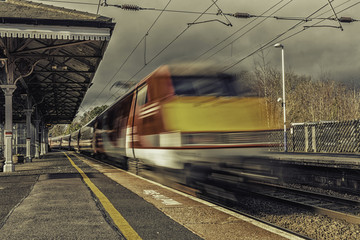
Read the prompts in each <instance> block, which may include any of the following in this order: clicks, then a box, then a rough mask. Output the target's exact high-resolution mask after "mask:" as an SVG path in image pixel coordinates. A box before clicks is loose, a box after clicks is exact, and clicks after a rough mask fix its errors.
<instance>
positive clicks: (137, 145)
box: [49, 65, 279, 170]
mask: <svg viewBox="0 0 360 240" xmlns="http://www.w3.org/2000/svg"><path fill="white" fill-rule="evenodd" d="M246 85H247V84H245V83H244V82H243V81H242V80H241V79H239V78H237V77H236V76H235V75H230V74H224V73H221V71H219V70H218V69H216V68H215V67H198V66H193V67H189V66H187V65H165V66H161V67H159V68H158V69H156V70H155V71H154V72H152V73H151V74H150V75H148V76H147V77H146V78H145V79H143V80H142V81H141V82H139V83H138V84H137V85H136V86H135V87H134V88H133V89H132V90H130V91H129V92H128V93H127V94H125V95H124V96H122V97H121V98H120V99H119V100H118V101H116V102H115V103H114V104H113V105H112V106H110V107H109V108H107V109H106V110H105V111H104V112H102V113H101V114H100V115H99V116H97V117H96V118H94V119H93V120H92V121H90V122H89V123H88V124H87V125H86V126H84V127H82V128H81V129H80V130H78V131H76V132H73V133H72V134H70V135H66V136H60V137H53V138H50V141H49V143H50V147H51V148H63V149H69V150H76V151H79V152H82V153H88V154H92V155H95V156H102V157H106V158H107V159H110V160H112V161H117V162H120V163H122V164H123V166H124V167H125V168H127V167H128V166H129V165H131V164H132V163H135V162H136V163H141V164H143V165H146V166H153V167H163V168H167V169H178V170H181V169H184V168H188V167H190V166H191V165H193V164H196V165H197V164H219V163H223V161H225V160H224V159H236V158H238V157H244V156H256V155H258V154H261V152H262V151H264V150H267V149H268V148H269V147H271V146H274V145H277V144H278V143H277V142H275V141H273V140H271V139H270V138H269V135H270V134H271V132H272V131H274V130H277V129H279V126H278V125H276V126H275V125H274V124H270V123H269V122H270V121H268V119H269V118H270V117H269V114H270V112H269V111H267V108H268V103H265V101H266V99H264V98H259V97H255V96H252V95H251V94H249V93H250V91H248V88H247V87H246ZM272 117H273V116H272ZM275 122H276V121H275ZM277 122H279V121H277Z"/></svg>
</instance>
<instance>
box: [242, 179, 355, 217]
mask: <svg viewBox="0 0 360 240" xmlns="http://www.w3.org/2000/svg"><path fill="white" fill-rule="evenodd" d="M247 190H248V191H249V192H250V193H251V194H254V195H258V196H260V197H265V198H269V199H272V200H276V201H281V202H285V203H288V204H291V205H293V206H296V207H300V208H303V209H306V210H308V211H311V212H313V213H318V214H323V215H326V216H329V217H331V218H336V219H340V220H345V221H347V222H349V223H353V224H360V202H359V201H355V200H350V199H345V198H340V197H334V196H329V195H324V194H320V193H314V192H309V191H304V190H299V189H293V188H288V187H283V186H278V185H273V184H266V183H251V184H249V185H248V186H247Z"/></svg>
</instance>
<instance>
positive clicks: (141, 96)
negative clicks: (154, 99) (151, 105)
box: [136, 85, 148, 107]
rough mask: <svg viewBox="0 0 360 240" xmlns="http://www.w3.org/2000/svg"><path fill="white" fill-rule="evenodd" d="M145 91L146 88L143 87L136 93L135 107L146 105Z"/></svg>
mask: <svg viewBox="0 0 360 240" xmlns="http://www.w3.org/2000/svg"><path fill="white" fill-rule="evenodd" d="M147 89H148V86H147V85H145V86H143V87H142V88H140V89H139V90H138V92H137V101H136V105H137V106H139V107H140V106H142V105H144V104H146V103H147V101H148V99H147Z"/></svg>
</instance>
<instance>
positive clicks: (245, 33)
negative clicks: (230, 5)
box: [195, 0, 293, 61]
mask: <svg viewBox="0 0 360 240" xmlns="http://www.w3.org/2000/svg"><path fill="white" fill-rule="evenodd" d="M283 1H284V0H281V1H279V2H278V3H276V4H275V5H273V6H272V7H271V8H269V9H268V10H266V11H265V12H263V13H262V14H261V15H260V16H262V15H264V14H265V13H267V12H268V11H271V10H272V9H274V8H275V7H276V6H278V5H279V4H281V3H282V2H283ZM292 1H293V0H290V1H288V2H287V3H285V4H284V5H282V6H281V7H280V8H278V9H277V10H275V11H274V12H272V14H274V13H276V12H278V11H280V10H281V9H283V8H284V7H286V6H287V5H288V4H290V3H291V2H292ZM258 19H259V18H256V19H254V20H252V21H250V22H249V23H248V24H246V25H245V26H243V27H241V28H240V29H239V30H237V31H236V32H234V33H232V34H231V35H230V36H229V37H227V38H225V39H224V40H222V41H220V42H219V43H217V44H216V45H215V46H213V47H211V48H210V49H208V50H207V51H205V52H204V53H202V54H201V55H200V56H199V57H197V58H196V59H195V61H198V60H199V59H200V58H201V57H202V56H204V55H205V54H207V53H208V52H210V51H211V50H213V49H215V48H216V47H218V46H219V45H220V44H222V43H224V42H225V41H227V40H228V39H230V38H231V37H232V36H234V35H235V34H237V33H238V32H240V31H241V30H243V29H245V28H246V27H247V26H249V25H250V24H251V23H253V22H255V21H256V20H258ZM267 19H268V18H265V19H263V20H261V21H260V22H259V23H257V24H256V25H255V26H253V27H252V28H250V29H249V30H247V31H246V32H245V33H243V34H241V35H240V36H239V37H237V38H236V39H235V40H233V41H231V42H230V43H229V44H227V45H226V46H224V47H223V48H221V49H220V50H218V51H216V52H215V53H214V54H212V55H211V56H209V57H207V58H206V59H205V60H207V59H209V58H211V57H213V56H214V55H215V54H217V53H218V52H220V51H222V50H224V49H225V48H226V47H228V46H229V45H231V44H233V43H234V42H235V41H237V40H239V39H240V38H241V37H243V36H245V35H246V34H247V33H249V32H250V31H252V30H254V29H255V28H256V27H258V26H259V25H260V24H262V23H263V22H264V21H266V20H267Z"/></svg>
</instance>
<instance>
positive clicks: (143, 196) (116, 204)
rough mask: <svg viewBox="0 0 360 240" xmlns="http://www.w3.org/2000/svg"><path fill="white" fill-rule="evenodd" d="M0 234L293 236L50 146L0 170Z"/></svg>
mask: <svg viewBox="0 0 360 240" xmlns="http://www.w3.org/2000/svg"><path fill="white" fill-rule="evenodd" d="M0 236H1V239H167V240H168V239H294V238H293V236H292V235H290V234H288V233H285V232H283V231H281V230H278V229H275V228H272V227H269V226H267V225H265V224H262V223H259V222H256V221H255V220H252V219H249V218H247V217H244V216H242V215H239V214H236V213H233V212H230V211H227V210H226V209H223V208H221V207H219V206H216V205H214V204H210V203H207V202H205V201H203V200H200V199H197V198H195V197H193V196H190V195H188V194H185V193H182V192H179V191H176V190H173V189H170V188H167V187H165V186H163V185H161V184H158V183H155V182H152V181H149V180H147V179H144V178H141V177H139V176H136V175H134V174H131V173H129V172H126V171H124V170H121V169H118V168H115V167H113V166H109V165H107V164H105V163H102V162H99V161H96V160H92V159H90V158H87V157H84V156H81V155H78V154H75V153H74V152H51V153H48V154H47V155H45V156H43V158H41V159H33V161H32V162H31V163H24V164H17V165H16V166H15V172H12V173H3V172H2V173H0Z"/></svg>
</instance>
